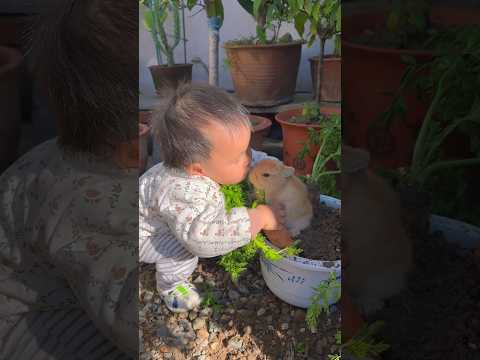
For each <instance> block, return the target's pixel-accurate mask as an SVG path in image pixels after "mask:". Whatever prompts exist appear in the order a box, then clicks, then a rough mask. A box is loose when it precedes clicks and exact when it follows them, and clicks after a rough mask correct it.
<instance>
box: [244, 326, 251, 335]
mask: <svg viewBox="0 0 480 360" xmlns="http://www.w3.org/2000/svg"><path fill="white" fill-rule="evenodd" d="M251 333H252V327H251V326H250V325H247V326H245V327H244V328H243V335H244V336H248V335H250V334H251Z"/></svg>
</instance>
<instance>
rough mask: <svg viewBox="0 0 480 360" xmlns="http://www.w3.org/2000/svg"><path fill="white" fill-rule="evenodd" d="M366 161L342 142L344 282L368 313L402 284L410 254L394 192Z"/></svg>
mask: <svg viewBox="0 0 480 360" xmlns="http://www.w3.org/2000/svg"><path fill="white" fill-rule="evenodd" d="M368 163H369V154H368V153H367V152H366V151H364V150H361V149H355V148H351V147H349V146H343V147H342V175H341V188H342V242H343V245H342V253H343V254H344V260H347V262H348V263H347V264H345V265H346V266H345V268H344V271H343V284H344V286H345V290H346V291H347V292H348V293H349V294H350V295H351V297H352V300H353V301H354V302H356V303H357V304H358V305H359V306H360V307H361V308H362V312H363V313H364V314H366V315H368V314H370V313H372V312H375V311H376V310H379V309H380V308H381V307H382V306H383V302H384V300H385V299H386V298H388V297H390V296H392V295H394V294H396V293H398V292H400V291H401V290H402V289H403V288H404V287H405V285H406V281H407V275H408V272H409V270H410V268H411V266H412V257H413V256H412V243H411V240H410V239H409V238H408V237H407V235H406V232H405V229H404V227H403V223H402V216H401V205H400V201H399V199H398V197H397V194H396V193H395V192H394V190H393V189H392V188H391V187H390V186H389V185H388V184H387V182H386V181H384V180H383V179H381V178H380V177H379V176H377V175H375V174H374V173H373V172H372V171H370V170H368ZM343 262H345V261H343Z"/></svg>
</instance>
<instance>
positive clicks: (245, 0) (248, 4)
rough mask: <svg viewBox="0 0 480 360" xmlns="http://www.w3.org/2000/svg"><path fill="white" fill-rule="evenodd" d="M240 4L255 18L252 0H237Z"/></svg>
mask: <svg viewBox="0 0 480 360" xmlns="http://www.w3.org/2000/svg"><path fill="white" fill-rule="evenodd" d="M237 1H238V3H239V4H240V6H241V7H242V8H244V9H245V11H246V12H248V13H249V14H250V15H252V16H254V14H253V1H252V0H237Z"/></svg>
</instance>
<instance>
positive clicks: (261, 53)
mask: <svg viewBox="0 0 480 360" xmlns="http://www.w3.org/2000/svg"><path fill="white" fill-rule="evenodd" d="M238 2H239V3H240V5H241V6H242V7H243V8H244V9H245V10H246V11H248V13H249V14H251V15H252V16H253V17H254V19H255V21H256V24H257V25H256V36H254V37H251V38H245V39H241V40H234V41H229V42H227V43H225V44H224V48H225V50H226V55H227V63H228V66H229V68H230V74H231V76H232V80H233V86H234V88H235V96H236V97H237V98H238V99H239V100H240V101H241V102H242V103H243V104H244V105H247V106H264V107H267V106H274V105H278V104H283V103H288V102H290V101H292V99H293V94H294V92H295V86H296V82H297V73H298V66H299V64H300V56H301V50H302V41H301V40H299V41H293V40H292V36H291V35H290V34H285V35H284V36H282V37H280V36H279V32H280V28H281V26H282V24H283V23H285V22H290V21H292V13H291V6H290V3H291V1H287V0H255V1H253V0H238ZM269 31H271V36H269V35H268V32H269Z"/></svg>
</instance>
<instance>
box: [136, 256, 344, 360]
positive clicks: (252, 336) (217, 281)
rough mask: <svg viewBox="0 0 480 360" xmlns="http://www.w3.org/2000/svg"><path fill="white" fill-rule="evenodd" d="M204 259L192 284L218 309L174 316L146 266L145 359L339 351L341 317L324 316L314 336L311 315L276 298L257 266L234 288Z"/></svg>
mask: <svg viewBox="0 0 480 360" xmlns="http://www.w3.org/2000/svg"><path fill="white" fill-rule="evenodd" d="M217 260H218V258H217V259H201V260H200V263H199V265H198V268H197V270H196V271H195V273H194V274H193V275H192V280H193V283H194V284H196V286H197V287H198V288H199V289H200V290H201V291H202V294H210V296H209V298H214V299H215V303H216V304H217V305H213V304H210V305H211V306H205V305H204V306H202V307H201V308H200V309H198V310H197V311H190V312H189V313H183V314H173V313H171V312H169V311H168V310H167V308H166V307H165V306H164V305H163V303H162V302H161V300H160V298H159V296H158V294H157V292H156V291H155V271H154V267H153V266H152V265H144V266H142V270H141V275H140V288H139V297H140V298H139V304H140V309H139V320H140V332H139V341H140V359H141V360H146V359H175V360H182V359H188V360H195V359H197V360H209V359H215V360H226V359H230V360H234V359H244V360H255V359H259V360H260V359H262V360H267V359H268V360H269V359H272V360H277V359H278V360H287V359H290V360H293V359H295V360H296V359H300V360H302V359H308V360H323V359H328V355H329V354H333V353H335V352H336V351H337V346H336V345H335V334H336V332H337V330H339V329H340V326H341V325H340V324H341V323H340V314H339V311H338V310H336V308H335V307H334V308H333V309H332V310H333V311H332V312H331V313H330V315H326V314H322V315H321V318H320V321H319V325H318V328H317V329H315V330H314V331H313V332H312V331H311V330H310V329H309V328H308V326H307V324H306V323H305V314H306V311H305V310H303V309H300V308H296V307H293V306H291V305H288V304H286V303H284V302H282V301H281V300H280V299H278V298H277V297H275V296H274V295H273V294H272V293H271V292H270V290H269V289H268V288H267V286H266V284H265V282H264V280H263V278H262V275H261V271H260V265H259V262H258V260H257V261H255V262H254V263H253V264H251V265H250V267H249V269H248V270H247V271H246V272H245V273H244V274H243V275H242V276H241V277H240V279H239V281H238V283H237V284H234V283H233V282H232V281H231V280H230V278H229V275H228V274H227V273H225V272H224V271H223V270H222V269H221V268H220V267H219V266H218V265H217V264H216V261H217Z"/></svg>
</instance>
